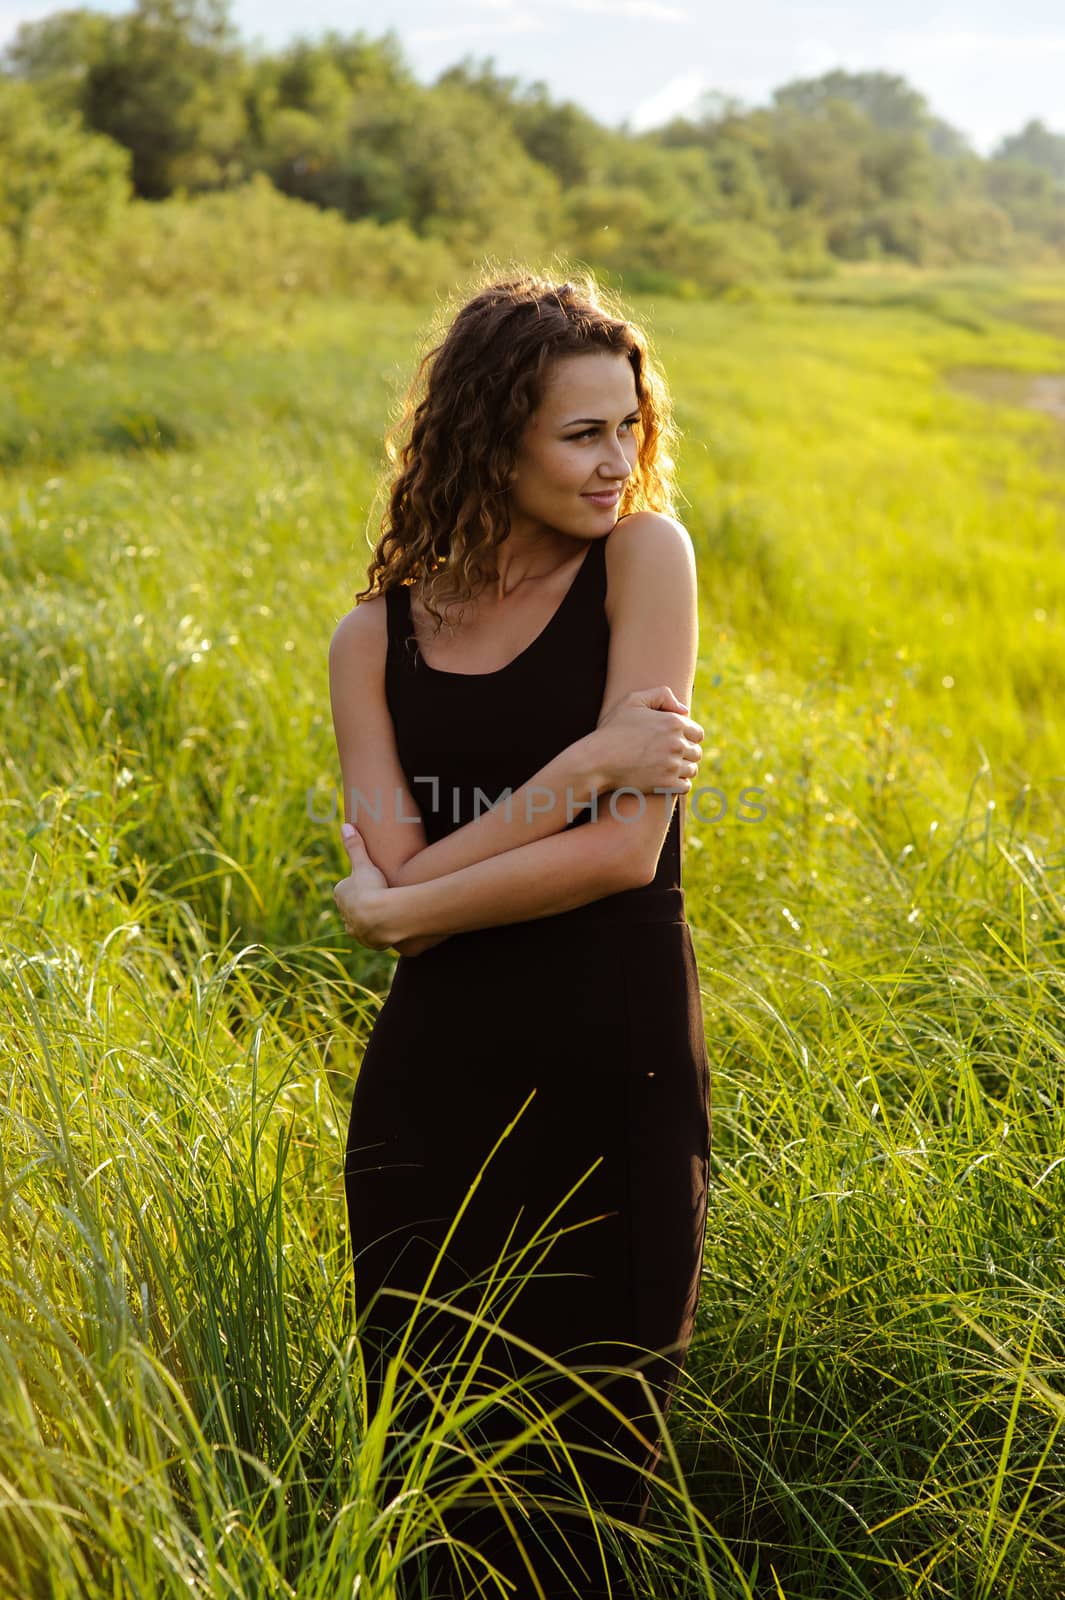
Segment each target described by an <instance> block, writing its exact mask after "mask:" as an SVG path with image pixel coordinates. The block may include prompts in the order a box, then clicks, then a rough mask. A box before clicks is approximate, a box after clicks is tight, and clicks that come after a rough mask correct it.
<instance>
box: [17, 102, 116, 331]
mask: <svg viewBox="0 0 1065 1600" xmlns="http://www.w3.org/2000/svg"><path fill="white" fill-rule="evenodd" d="M128 194H129V157H128V155H127V153H126V152H125V151H124V150H121V149H120V148H119V147H118V146H117V145H116V144H114V143H113V142H112V141H111V140H110V139H105V138H102V137H100V136H99V135H96V134H92V133H86V131H85V130H84V128H82V127H81V125H80V124H79V123H78V122H77V120H76V119H73V118H67V119H64V120H61V121H60V120H53V119H52V118H50V117H49V116H48V115H47V113H46V112H45V110H44V108H43V107H42V106H41V104H40V102H39V101H38V99H37V97H36V95H35V94H34V92H33V90H32V89H31V88H30V87H29V85H28V84H24V83H18V82H14V81H11V80H7V81H5V80H3V79H0V265H2V269H3V270H2V274H0V299H2V302H3V309H4V324H5V325H6V326H10V325H11V324H12V323H14V322H15V321H16V320H17V318H18V317H19V315H20V314H21V313H22V312H24V311H25V309H26V307H27V305H28V304H29V302H30V301H31V299H32V298H33V296H34V294H35V293H36V294H37V295H40V294H42V293H43V292H44V290H45V288H46V280H47V276H48V272H49V270H50V269H54V268H55V267H56V266H57V265H58V264H59V262H60V260H61V257H62V256H63V254H64V253H66V254H67V255H69V254H71V253H73V252H77V253H78V254H79V255H80V254H82V253H84V252H87V251H88V250H89V249H90V247H91V245H92V243H93V242H94V241H95V240H96V239H97V237H98V236H99V235H100V233H101V232H102V231H104V230H105V229H106V227H107V226H108V224H109V223H110V222H111V221H112V220H113V219H114V218H115V216H116V215H117V213H118V212H119V210H120V208H121V207H122V205H123V204H124V202H125V201H126V199H127V198H128Z"/></svg>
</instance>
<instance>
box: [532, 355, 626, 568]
mask: <svg viewBox="0 0 1065 1600" xmlns="http://www.w3.org/2000/svg"><path fill="white" fill-rule="evenodd" d="M639 417H640V407H639V403H638V401H637V399H636V379H635V376H634V374H633V370H632V366H631V364H630V362H629V360H628V357H627V356H624V355H615V354H612V353H611V352H609V351H606V350H597V351H594V352H589V353H588V354H587V355H583V354H582V355H573V356H560V357H559V358H558V360H557V361H556V362H555V363H554V364H553V366H552V367H550V368H549V370H548V375H547V381H546V386H545V391H544V398H543V403H542V404H541V405H540V407H539V409H538V410H537V411H535V412H534V413H533V415H532V416H531V417H530V418H529V421H528V422H527V423H526V425H525V431H524V433H523V435H522V439H521V444H520V446H519V449H518V455H517V459H516V461H515V465H514V471H513V473H512V475H511V490H510V515H511V525H512V527H513V528H515V529H520V530H522V531H527V532H529V533H531V534H536V533H540V532H542V531H544V530H545V529H554V530H556V531H557V532H559V533H565V534H570V535H572V536H574V537H576V538H582V537H583V538H589V537H591V536H592V535H594V534H595V533H596V532H600V533H608V532H609V531H610V529H611V528H612V527H613V526H614V524H615V522H616V521H617V517H618V499H619V498H620V494H621V490H622V488H623V487H624V484H625V480H626V478H628V477H629V475H630V473H631V472H632V469H633V467H634V466H635V464H636V454H637V448H638V439H637V435H636V427H637V425H638V423H639ZM595 493H599V494H600V495H607V496H610V497H612V498H610V499H609V500H602V501H596V500H593V499H590V498H589V496H590V495H592V494H595Z"/></svg>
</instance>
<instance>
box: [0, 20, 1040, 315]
mask: <svg viewBox="0 0 1065 1600" xmlns="http://www.w3.org/2000/svg"><path fill="white" fill-rule="evenodd" d="M264 184H266V185H268V186H269V188H270V190H271V191H272V192H273V193H276V194H277V195H279V196H284V197H287V198H288V199H289V200H291V201H294V202H299V203H300V204H301V205H302V206H304V207H307V208H314V210H316V211H318V212H328V213H331V214H334V216H335V218H339V219H343V220H345V221H347V222H356V223H362V224H364V234H363V237H364V238H365V237H366V228H367V227H370V226H373V227H376V228H381V229H391V234H390V238H391V240H392V246H391V247H390V248H394V247H395V244H396V241H397V240H398V239H399V238H400V237H401V236H402V238H403V239H404V240H405V248H406V250H407V254H408V257H410V258H411V259H413V257H416V256H417V254H418V251H419V249H420V248H421V247H422V246H424V247H425V249H426V250H427V252H428V254H427V255H426V260H427V261H428V260H430V259H432V260H433V261H435V262H436V263H437V264H438V265H439V264H440V263H441V262H443V261H445V260H446V261H448V262H450V263H453V264H455V265H460V264H462V263H468V262H472V261H473V260H474V259H477V258H479V257H481V256H483V255H484V254H486V253H497V254H501V255H504V256H507V257H513V256H521V257H523V258H527V259H533V260H535V259H543V258H544V256H545V255H546V254H549V253H550V252H552V251H561V252H564V253H565V254H566V255H568V256H569V257H571V258H574V259H579V260H582V261H585V262H587V263H588V264H590V265H592V266H593V267H595V268H596V270H598V271H599V272H601V273H602V274H604V276H605V277H606V278H607V279H608V280H611V281H618V282H624V283H625V284H626V285H627V286H628V287H630V288H633V289H636V290H640V289H660V290H663V291H666V292H674V293H680V294H688V295H703V294H713V293H715V292H720V291H721V290H723V289H727V288H729V287H731V286H733V285H735V284H737V283H743V282H746V281H750V280H757V279H760V278H766V277H772V276H776V275H781V274H783V275H786V276H807V275H818V274H825V273H827V272H831V271H832V270H833V263H834V262H836V261H839V260H852V261H853V260H877V259H890V258H895V259H901V260H905V261H908V262H911V263H914V264H916V265H921V266H942V265H949V264H951V263H956V262H957V263H960V262H987V263H998V264H1006V265H1008V264H1011V263H1015V262H1022V261H1023V262H1025V263H1032V262H1046V263H1047V264H1051V263H1056V262H1058V261H1060V260H1061V259H1062V257H1063V255H1065V136H1063V135H1061V134H1056V133H1054V132H1052V131H1051V130H1049V129H1048V128H1047V127H1045V126H1044V124H1043V123H1042V122H1041V121H1038V120H1032V121H1030V122H1029V123H1028V124H1027V126H1026V127H1024V128H1023V129H1022V130H1020V131H1018V132H1017V133H1016V134H1013V135H1011V136H1009V137H1007V138H1005V139H1003V140H1002V141H1001V142H1000V144H999V146H998V147H997V149H996V150H995V151H994V152H993V154H992V155H991V156H990V157H987V158H985V157H982V156H980V155H979V154H977V153H976V152H975V151H974V150H973V149H972V148H971V146H970V145H969V143H968V141H967V140H966V139H965V137H964V135H963V134H962V133H960V132H959V131H958V130H957V129H955V128H953V127H952V126H950V124H948V123H947V122H945V121H943V120H942V119H941V118H939V117H937V116H936V115H935V114H934V113H933V111H932V110H931V108H930V107H929V105H928V103H927V101H926V99H925V97H924V96H923V95H922V94H920V93H919V92H918V91H917V90H915V89H914V88H913V87H912V86H910V85H909V84H907V83H906V82H905V80H904V79H902V78H901V77H898V76H894V75H892V74H889V73H886V72H861V73H850V72H845V71H841V70H839V71H833V72H829V73H826V74H824V75H822V76H820V77H817V78H812V79H806V80H801V81H796V82H794V83H790V84H786V85H784V86H782V87H781V88H779V89H777V90H776V91H775V92H774V94H773V96H772V100H771V103H770V104H769V105H768V106H764V107H757V108H751V107H746V106H744V105H743V104H741V103H740V102H739V101H737V100H734V99H732V98H731V97H728V96H725V95H721V94H717V93H711V94H708V95H706V96H704V97H703V100H702V101H701V102H700V106H699V110H698V113H697V114H696V115H694V116H689V117H676V118H674V119H673V120H672V121H670V122H668V123H667V124H665V125H664V126H662V127H659V128H656V129H653V130H651V131H648V132H639V133H637V132H634V131H632V129H631V128H629V127H628V125H627V124H626V125H624V126H622V127H621V128H610V127H607V126H604V125H603V124H601V123H599V122H598V121H596V119H595V118H594V117H592V116H591V115H590V114H589V113H588V112H586V111H584V110H582V109H581V108H580V107H579V106H577V105H576V104H574V103H573V102H571V101H558V100H555V99H553V98H552V96H551V94H550V93H549V91H548V89H547V87H546V85H545V84H543V83H542V82H536V83H532V84H523V83H522V82H521V81H520V80H519V79H517V78H515V77H507V76H504V75H502V74H500V73H499V72H498V71H497V70H496V69H495V66H494V63H493V61H492V60H485V61H481V62H477V61H475V60H473V59H472V58H470V57H467V58H465V59H464V60H462V61H461V62H460V63H458V64H456V65H454V66H452V67H450V68H448V69H447V70H446V71H445V72H443V73H441V74H440V75H439V77H438V78H437V79H436V81H435V82H434V83H433V84H431V85H428V86H426V85H422V84H420V83H419V82H418V81H417V80H416V79H415V77H414V74H413V72H412V70H411V68H410V66H409V64H408V63H407V62H406V60H405V59H404V55H403V51H402V47H401V42H400V40H399V39H398V37H397V36H396V35H395V34H394V33H393V32H391V31H389V32H387V33H385V34H384V35H382V36H381V37H378V38H372V37H369V36H368V35H367V34H365V33H364V32H362V31H359V32H356V33H353V34H350V35H345V34H342V33H340V32H337V31H327V32H325V33H324V34H322V35H321V36H320V37H319V38H317V39H310V38H299V39H296V40H294V41H293V42H291V43H290V44H288V45H287V46H285V47H284V48H282V49H279V50H263V49H252V48H251V47H249V46H247V45H246V44H244V43H243V42H242V40H241V39H240V37H239V36H238V34H237V32H236V30H235V28H234V25H233V23H232V21H231V19H230V16H229V11H228V0H137V3H136V4H135V6H134V8H133V9H132V10H131V11H129V12H126V13H123V14H120V15H109V14H105V13H101V12H96V11H91V10H87V9H84V8H81V9H74V10H67V11H59V12H55V13H53V14H52V15H50V16H47V17H45V18H43V19H41V20H38V21H34V22H27V23H23V24H22V25H21V26H20V27H19V29H18V31H17V33H16V34H15V35H14V37H13V39H12V40H11V42H10V43H9V44H8V45H7V47H6V49H5V50H4V51H3V53H2V55H0V257H2V261H0V270H2V279H3V284H4V288H3V295H4V301H5V305H6V310H7V314H8V316H9V317H10V316H13V315H15V314H16V312H17V310H18V308H19V307H20V306H21V305H23V304H24V303H26V302H27V299H28V297H31V296H32V292H33V288H34V284H35V282H36V280H37V279H38V277H39V274H40V272H41V270H42V268H41V264H40V261H39V260H38V259H36V258H37V256H38V255H41V253H42V252H43V254H44V255H45V256H46V255H47V249H48V245H49V244H51V245H52V246H53V247H54V248H53V256H54V255H55V249H59V248H65V249H66V250H67V252H68V254H69V248H70V244H71V242H72V241H74V242H77V241H80V242H81V244H82V245H83V246H84V251H85V255H84V259H85V262H86V271H89V270H90V267H89V263H90V259H91V258H92V257H93V250H94V247H95V245H96V243H97V242H98V240H99V239H100V237H102V236H103V235H104V234H106V233H107V232H108V230H112V231H113V230H114V228H115V227H118V228H119V229H121V227H122V218H123V214H124V213H126V212H128V211H129V210H130V208H131V207H137V206H140V208H141V210H142V211H143V208H144V207H145V206H147V205H159V204H160V203H162V204H164V205H165V204H167V203H180V204H183V205H192V204H194V203H195V202H197V201H198V200H199V199H201V198H206V197H208V196H212V197H214V206H215V214H216V215H220V214H221V212H220V210H219V207H220V206H222V207H223V209H224V203H223V202H222V201H221V200H220V199H219V197H220V196H228V197H230V200H229V202H228V203H230V204H231V205H233V206H239V204H240V202H239V200H238V199H237V198H236V197H238V196H240V195H241V194H246V193H248V192H249V186H251V189H252V190H253V191H255V192H257V193H258V195H259V200H258V203H259V204H260V205H263V204H265V203H266V202H265V201H264V200H263V185H264ZM256 186H257V188H256ZM279 214H280V213H279ZM285 214H286V216H289V215H291V212H290V211H289V212H286V213H285ZM302 215H303V216H305V217H307V216H308V215H309V213H308V212H304V213H302ZM137 226H138V227H141V228H150V227H151V226H152V224H150V223H148V222H147V221H140V220H138V223H137ZM308 226H309V229H310V236H314V225H313V224H310V223H308ZM331 237H332V236H331ZM63 240H65V241H66V244H65V246H61V245H60V244H59V243H57V241H63ZM419 241H420V242H421V244H420V245H419V243H418V242H419ZM434 252H435V253H434ZM412 253H413V254H412ZM148 254H149V255H150V254H151V252H150V251H149V252H148ZM142 257H144V252H143V251H142V252H141V256H140V257H138V258H137V259H141V258H142ZM53 266H54V263H53ZM297 276H298V274H297Z"/></svg>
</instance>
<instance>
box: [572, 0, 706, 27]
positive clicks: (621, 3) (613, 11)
mask: <svg viewBox="0 0 1065 1600" xmlns="http://www.w3.org/2000/svg"><path fill="white" fill-rule="evenodd" d="M563 3H564V5H565V9H566V10H567V11H594V12H596V13H598V14H599V15H600V16H605V17H640V18H641V19H644V20H646V21H649V22H690V21H691V18H690V16H689V15H688V13H687V11H683V10H681V8H680V6H664V5H661V4H660V3H659V0H563Z"/></svg>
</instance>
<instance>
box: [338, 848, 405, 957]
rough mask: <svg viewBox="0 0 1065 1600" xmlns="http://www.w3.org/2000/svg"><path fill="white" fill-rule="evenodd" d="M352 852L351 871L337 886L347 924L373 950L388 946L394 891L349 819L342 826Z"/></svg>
mask: <svg viewBox="0 0 1065 1600" xmlns="http://www.w3.org/2000/svg"><path fill="white" fill-rule="evenodd" d="M340 837H341V839H342V840H343V842H344V849H345V850H346V851H347V852H348V860H349V861H350V862H351V871H350V873H349V874H348V876H347V877H346V878H342V879H341V881H340V882H339V883H338V884H337V885H336V887H335V888H334V890H333V899H334V900H335V901H336V903H337V910H338V911H339V912H340V915H341V918H342V919H343V922H344V927H345V929H346V930H347V932H348V933H350V935H351V937H352V938H353V939H355V940H356V941H357V942H358V943H359V944H364V945H366V946H367V947H368V948H369V949H370V950H388V949H389V948H390V947H391V945H392V939H391V937H390V932H391V930H390V929H387V928H386V921H387V913H388V897H389V895H390V894H391V893H392V891H391V890H390V889H389V887H388V879H387V878H386V877H385V875H384V873H383V872H382V871H381V869H380V867H375V866H374V864H373V862H372V861H371V860H370V856H369V852H368V851H367V849H366V846H365V844H364V843H363V838H362V834H361V833H360V832H359V830H358V828H353V827H352V825H351V823H350V822H345V823H344V824H343V826H342V827H341V830H340Z"/></svg>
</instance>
